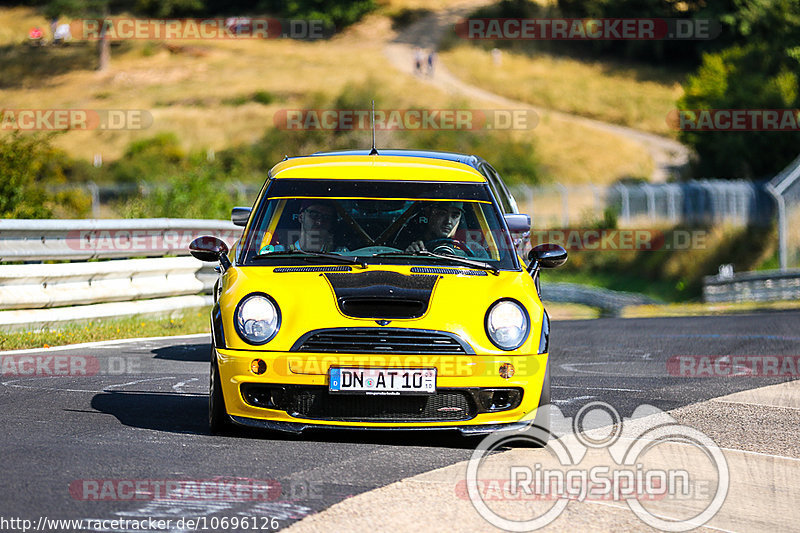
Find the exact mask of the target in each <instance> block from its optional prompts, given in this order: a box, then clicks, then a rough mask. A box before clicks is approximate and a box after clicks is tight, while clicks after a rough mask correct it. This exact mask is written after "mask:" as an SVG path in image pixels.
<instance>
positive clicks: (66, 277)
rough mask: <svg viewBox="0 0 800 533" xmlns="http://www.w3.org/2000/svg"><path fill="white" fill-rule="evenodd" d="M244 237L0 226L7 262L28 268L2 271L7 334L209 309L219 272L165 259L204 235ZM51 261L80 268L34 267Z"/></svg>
mask: <svg viewBox="0 0 800 533" xmlns="http://www.w3.org/2000/svg"><path fill="white" fill-rule="evenodd" d="M240 234H241V228H239V227H237V226H234V225H233V223H231V222H228V221H224V220H195V219H165V218H162V219H121V220H0V260H2V261H4V262H7V263H8V262H17V263H18V262H24V263H26V264H0V329H18V328H22V327H25V328H30V327H42V326H48V325H57V324H59V323H64V322H70V321H74V320H83V319H97V318H108V317H119V316H129V315H135V314H143V313H164V312H172V311H177V310H180V309H184V308H189V307H198V306H203V305H209V304H210V303H211V301H212V298H211V296H210V294H211V291H212V288H213V285H214V282H215V281H216V279H217V273H216V272H215V271H214V266H213V265H210V264H204V263H202V262H200V261H198V260H196V259H194V258H193V257H161V256H164V255H180V256H186V255H188V254H189V250H188V245H189V243H190V242H191V241H192V240H193V239H194V238H195V237H199V236H201V235H214V236H217V237H219V238H221V239H223V240H224V241H226V242H227V243H228V245H229V246H233V245H234V243H235V242H236V240H237V239H238V238H239V236H240ZM152 256H158V257H157V258H147V259H122V258H130V257H152ZM88 259H111V260H110V261H85V260H88ZM48 260H59V261H64V260H80V262H59V263H53V264H30V263H31V262H35V261H48Z"/></svg>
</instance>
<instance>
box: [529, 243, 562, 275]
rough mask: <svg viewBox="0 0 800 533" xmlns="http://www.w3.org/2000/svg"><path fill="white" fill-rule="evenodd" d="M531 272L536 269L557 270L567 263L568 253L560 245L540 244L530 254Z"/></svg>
mask: <svg viewBox="0 0 800 533" xmlns="http://www.w3.org/2000/svg"><path fill="white" fill-rule="evenodd" d="M528 259H529V260H530V262H531V263H530V265H529V267H528V268H529V270H533V269H535V268H556V267H560V266H561V265H563V264H564V263H566V262H567V251H566V250H565V249H564V248H563V247H561V246H559V245H558V244H551V243H546V244H540V245H539V246H536V247H534V248H533V250H531V251H530V253H528Z"/></svg>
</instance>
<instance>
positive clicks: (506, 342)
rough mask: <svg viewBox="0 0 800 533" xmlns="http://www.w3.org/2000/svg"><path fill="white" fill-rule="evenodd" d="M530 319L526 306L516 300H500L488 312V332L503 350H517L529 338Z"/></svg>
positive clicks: (491, 338) (490, 337)
mask: <svg viewBox="0 0 800 533" xmlns="http://www.w3.org/2000/svg"><path fill="white" fill-rule="evenodd" d="M529 324H530V321H529V320H528V313H527V311H525V308H524V307H522V306H521V305H520V304H519V303H517V302H515V301H514V300H500V301H499V302H497V303H495V304H494V305H493V306H492V307H491V308H490V309H489V312H488V313H486V334H487V335H488V336H489V340H491V341H492V343H493V344H494V345H495V346H497V347H498V348H500V349H501V350H516V349H517V348H519V347H520V346H522V343H523V342H525V339H527V338H528V331H529V329H530V328H529Z"/></svg>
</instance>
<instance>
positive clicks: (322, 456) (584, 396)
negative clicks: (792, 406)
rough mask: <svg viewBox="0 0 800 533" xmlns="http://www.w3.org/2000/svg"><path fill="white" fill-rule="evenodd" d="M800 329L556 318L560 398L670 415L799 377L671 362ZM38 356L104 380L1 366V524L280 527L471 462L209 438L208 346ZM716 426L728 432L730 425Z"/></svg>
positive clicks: (748, 347)
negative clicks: (234, 486)
mask: <svg viewBox="0 0 800 533" xmlns="http://www.w3.org/2000/svg"><path fill="white" fill-rule="evenodd" d="M798 325H800V312H774V313H761V314H754V315H741V316H727V317H691V318H658V319H628V320H623V319H599V320H587V321H563V322H555V323H553V333H552V337H551V346H552V350H551V357H552V359H551V365H552V367H551V371H552V387H553V389H552V391H553V403H554V404H555V405H556V406H557V407H559V408H560V409H561V410H562V411H563V412H564V414H565V415H566V416H573V415H574V414H575V412H576V411H577V410H578V409H579V408H580V407H581V406H582V405H584V404H586V403H587V402H591V401H595V400H601V401H604V402H608V403H609V404H611V405H613V406H614V407H615V408H616V409H617V410H618V411H619V412H620V414H621V415H622V416H630V414H631V413H632V412H633V410H634V409H635V408H636V407H637V406H639V405H642V404H651V405H654V406H656V407H658V408H660V409H662V410H672V409H676V408H679V407H682V406H686V405H689V404H693V403H696V402H699V401H703V400H707V399H710V398H715V397H719V396H723V395H726V394H730V393H733V392H737V391H741V390H746V389H752V388H756V387H762V386H765V385H771V384H775V383H779V382H782V381H788V380H791V379H793V378H792V377H753V376H747V375H745V376H739V377H729V376H724V375H720V376H716V377H694V378H691V377H684V376H681V375H677V374H678V373H677V372H675V366H674V364H672V366H670V365H671V363H669V361H670V360H671V359H670V358H674V356H685V355H693V356H720V355H730V356H736V355H740V356H758V355H761V356H763V355H797V354H798V345H799V344H798V342H799V341H800V328H798ZM42 353H44V355H46V356H58V355H69V356H70V358H64V359H63V361H67V362H66V363H63V364H64V365H69V364H72V363H70V361H72V362H74V361H75V358H76V357H78V358H80V360H81V361H83V362H82V363H80V364H85V361H87V360H89V361H90V362H91V363H90V366H92V365H95V366H94V367H92V370H93V371H92V372H87V374H94V375H91V376H89V375H74V376H71V377H70V376H33V377H31V376H24V377H23V376H18V375H17V376H15V375H13V373H12V372H11V371H12V370H13V368H12V367H8V366H5V365H6V363H7V361H6V360H4V366H3V370H4V375H3V377H2V380H1V382H2V386H0V406H2V410H1V411H0V427H1V428H2V435H1V436H0V449H1V450H2V453H1V454H0V457H2V459H0V467H1V468H2V472H3V482H2V488H1V489H0V516H2V517H4V518H9V517H18V518H21V519H30V520H33V523H34V524H36V523H37V521H38V520H39V518H40V517H47V518H48V519H56V518H64V519H66V518H73V519H80V518H92V519H115V518H137V517H138V518H154V519H171V520H172V523H173V524H174V523H175V522H176V521H177V520H178V519H180V518H184V519H198V518H201V517H206V522H205V523H206V525H208V527H209V529H210V524H211V522H209V520H210V519H211V518H213V517H216V519H217V520H218V519H220V518H221V517H228V518H230V517H235V516H236V517H241V518H244V517H259V520H260V519H261V518H260V517H268V518H276V519H277V522H273V523H272V526H275V525H278V526H279V527H280V528H283V527H286V526H287V525H289V524H291V523H292V522H295V521H297V520H299V519H302V518H303V517H305V516H307V515H310V514H314V513H316V512H319V511H321V510H323V509H325V508H327V507H329V506H331V505H333V504H335V503H337V502H340V501H342V500H344V499H346V498H348V497H349V496H352V495H355V494H359V493H362V492H365V491H369V490H372V489H375V488H378V487H382V486H385V485H388V484H390V483H392V482H395V481H398V480H400V479H403V478H407V477H409V476H413V475H416V474H419V473H422V472H427V471H429V470H432V469H435V468H439V467H443V466H447V465H451V464H454V463H457V462H459V461H463V460H465V459H468V458H469V455H470V452H471V449H470V448H469V443H468V442H465V441H464V440H463V439H462V438H461V437H459V436H458V435H451V434H449V433H424V434H420V433H413V434H407V433H370V434H366V435H364V434H361V433H352V432H342V431H336V432H318V433H313V434H308V435H305V436H304V437H302V438H296V437H276V436H275V435H272V434H262V433H258V432H253V431H237V432H235V433H234V434H233V435H231V436H225V437H216V436H211V435H209V434H208V430H207V427H206V417H207V414H206V409H207V406H206V395H207V392H208V354H209V343H208V341H207V340H206V338H205V337H198V336H193V337H188V338H187V337H183V338H181V337H176V338H170V339H162V340H146V341H135V342H124V343H118V344H113V345H106V346H99V347H98V346H94V347H90V348H77V349H68V350H65V349H55V348H54V349H50V350H47V351H46V352H37V353H36V354H35V355H41V354H42ZM0 356H2V357H4V358H7V357H9V355H5V354H2V353H0ZM16 357H17V358H18V356H16ZM672 361H674V359H672ZM42 364H52V363H51V362H48V363H42ZM670 369H671V370H670ZM795 376H796V374H795ZM717 423H719V424H724V423H725V418H724V416H720V418H719V420H718V422H717ZM764 429H765V431H769V428H764ZM108 480H111V483H106V484H104V482H108ZM170 480H173V481H174V480H194V481H196V482H198V483H201V482H208V481H214V482H215V483H219V484H224V483H242V482H247V480H261V481H263V480H269V482H268V484H270V486H271V487H273V490H274V491H276V492H273V493H271V494H270V497H269V498H263V497H261V498H252V497H247V496H245V497H239V498H228V497H220V498H216V497H214V496H213V495H212V496H208V494H205V495H199V496H198V497H196V498H183V499H181V500H180V501H175V500H165V499H163V498H159V497H158V495H157V494H154V493H153V487H156V488H158V487H159V486H164V485H163V484H164V483H166V482H169V481H170ZM123 481H130V482H133V483H136V482H137V481H138V482H140V484H141V483H142V482H144V483H146V485H142V486H145V489H146V490H143V491H139V492H136V491H133V490H123V487H130V486H133V485H130V484H128V485H126V484H125V483H122V482H123ZM92 482H95V484H94V485H93V484H92ZM159 484H162V485H159ZM104 486H105V487H106V488H105V489H103V488H102V487H104ZM87 487H90V488H92V487H94V490H88V491H87V489H86V488H87ZM98 487H100V488H99V489H98ZM109 487H111V488H109ZM148 487H149V489H147V488H148ZM148 490H149V491H150V492H149V493H148ZM221 493H222V492H221ZM224 494H227V493H224ZM215 523H219V522H215ZM263 525H264V524H263V523H259V526H258V528H259V529H264V528H263ZM0 529H6V530H11V529H12V528H10V527H8V526H6V527H4V528H0ZM186 529H189V528H186V527H184V528H183V529H180V528H179V527H177V526H173V527H172V528H170V529H169V530H172V531H179V530H186ZM217 529H222V528H221V527H218V528H217ZM247 529H255V528H253V526H247ZM106 530H108V531H122V530H125V529H115V528H109V529H106ZM229 530H230V529H229Z"/></svg>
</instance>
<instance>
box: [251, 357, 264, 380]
mask: <svg viewBox="0 0 800 533" xmlns="http://www.w3.org/2000/svg"><path fill="white" fill-rule="evenodd" d="M250 371H251V372H252V373H253V374H257V375H259V376H260V375H261V374H263V373H264V372H266V371H267V363H265V362H264V361H262V360H261V359H253V362H252V363H250Z"/></svg>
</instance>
